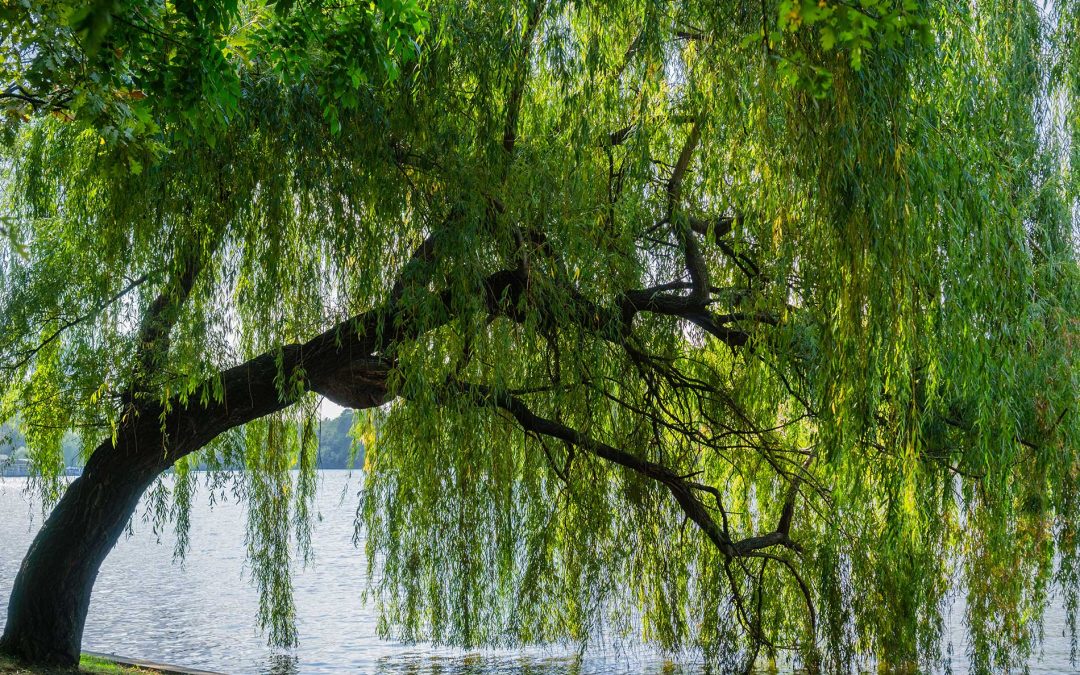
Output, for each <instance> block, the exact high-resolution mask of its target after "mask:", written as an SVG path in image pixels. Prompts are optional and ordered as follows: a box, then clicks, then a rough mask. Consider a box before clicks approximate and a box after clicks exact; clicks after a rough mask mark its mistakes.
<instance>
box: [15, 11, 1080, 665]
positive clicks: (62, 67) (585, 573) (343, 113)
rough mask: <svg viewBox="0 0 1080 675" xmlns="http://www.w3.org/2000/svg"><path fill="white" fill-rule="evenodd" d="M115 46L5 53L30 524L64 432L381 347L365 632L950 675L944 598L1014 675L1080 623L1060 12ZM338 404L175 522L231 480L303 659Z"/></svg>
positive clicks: (299, 23) (575, 23) (656, 14)
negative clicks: (629, 645)
mask: <svg viewBox="0 0 1080 675" xmlns="http://www.w3.org/2000/svg"><path fill="white" fill-rule="evenodd" d="M99 4H100V3H99ZM106 4H107V5H108V6H107V7H106V6H105V5H102V7H105V8H104V9H101V8H98V7H97V5H94V8H92V9H91V11H90V13H82V12H81V11H76V10H75V9H73V7H74V6H73V5H69V4H67V3H66V2H64V1H63V0H46V1H43V0H26V2H24V3H22V4H15V5H11V4H9V5H5V6H4V7H5V9H4V12H5V13H6V16H8V17H9V20H10V24H9V25H10V27H9V28H7V29H5V30H6V32H5V33H4V34H2V35H0V41H2V42H0V44H2V46H3V49H4V50H5V51H4V61H3V62H2V63H0V69H2V74H3V77H4V78H6V81H5V83H4V84H2V85H0V86H4V87H6V89H5V91H6V93H5V94H3V96H4V98H2V99H0V101H2V102H3V105H6V106H8V110H9V111H14V112H9V117H10V122H9V124H8V126H7V134H8V136H7V141H6V143H7V144H6V146H5V155H4V157H5V159H4V160H3V163H2V165H0V167H2V170H3V184H2V186H3V187H2V189H3V198H4V200H5V201H4V204H5V208H6V209H7V213H8V214H9V215H8V216H7V220H6V223H5V224H4V225H5V228H6V231H7V232H8V234H10V236H11V239H12V241H11V243H9V244H7V245H6V246H5V248H3V249H2V251H0V365H2V370H0V387H2V391H3V398H2V402H0V418H6V417H7V416H10V415H13V414H16V413H17V414H19V415H21V416H22V419H23V420H24V423H25V424H24V426H25V429H26V437H27V443H28V444H29V447H30V449H31V452H32V454H33V455H34V456H35V457H36V458H37V459H38V464H39V466H42V467H45V468H46V476H45V478H46V480H45V481H44V483H45V484H46V491H47V492H48V489H49V487H48V486H49V485H50V484H49V482H48V478H49V476H50V475H56V474H55V473H53V474H49V473H48V471H54V467H55V466H56V463H57V460H56V458H58V457H59V455H58V454H57V453H58V447H59V439H60V436H61V434H62V433H63V431H64V430H66V429H70V428H76V429H78V430H79V431H80V433H81V434H82V435H83V437H84V438H85V439H86V440H87V442H89V447H93V446H94V445H95V444H96V443H97V442H99V441H100V440H101V439H102V438H107V437H108V436H109V434H110V430H113V429H116V428H117V426H118V425H122V424H123V423H124V422H125V420H126V419H129V417H128V416H131V415H138V414H140V411H142V410H146V409H148V408H144V407H142V406H143V405H144V403H145V402H155V403H156V404H157V403H160V404H163V405H164V408H163V410H171V409H174V408H177V407H184V406H186V405H188V402H189V401H190V400H218V399H220V398H221V387H220V382H221V380H222V378H221V377H220V376H219V372H220V371H221V369H223V368H226V367H228V366H231V365H233V364H235V363H239V362H241V361H244V360H245V359H249V358H252V357H254V356H255V355H257V354H260V353H262V352H265V351H268V350H270V351H271V352H273V353H279V354H284V353H285V349H284V347H283V346H284V345H291V344H293V343H297V342H303V341H304V340H307V339H308V338H310V337H311V336H313V335H315V334H318V333H320V332H322V331H326V330H327V329H332V330H336V331H339V332H340V333H341V334H343V335H344V334H346V333H347V332H348V330H347V328H348V329H356V330H359V328H358V327H361V326H362V327H365V330H370V331H374V332H377V333H378V335H379V340H378V341H377V345H378V347H377V349H376V350H375V352H374V353H372V354H363V355H360V354H356V355H349V356H342V357H340V358H342V359H344V360H346V361H347V360H348V359H351V358H355V359H357V360H359V359H361V358H362V359H367V361H365V363H368V364H369V366H370V362H372V361H374V362H377V364H378V367H377V368H374V367H371V368H374V370H372V369H371V368H369V370H366V371H365V373H368V374H367V375H365V377H367V378H368V380H370V378H371V377H373V376H372V375H370V373H371V372H377V373H382V377H383V378H384V379H383V380H382V381H381V382H379V383H378V386H377V387H376V389H377V390H378V392H379V396H378V401H375V402H382V401H386V403H385V404H384V405H383V406H382V407H379V408H378V409H377V410H376V411H374V412H369V413H362V415H361V418H360V420H359V423H358V425H357V429H356V433H357V435H358V436H360V437H362V438H363V440H364V446H365V450H366V457H365V458H364V462H363V465H364V467H365V469H366V471H367V479H366V482H365V487H364V494H363V497H362V503H361V509H360V512H359V515H360V518H359V521H360V523H359V524H360V526H361V527H363V528H365V532H366V536H367V541H368V548H367V555H368V557H369V559H370V560H371V561H372V569H373V570H379V571H381V572H385V574H379V575H374V576H373V577H372V583H373V585H374V586H375V590H376V591H377V594H376V597H377V598H378V603H379V608H380V610H381V613H382V614H381V615H382V619H383V621H382V624H381V626H382V630H383V631H384V632H385V634H387V635H391V636H397V637H402V638H405V639H430V640H434V641H436V642H440V643H450V644H458V645H481V644H485V645H486V644H496V645H505V644H521V643H546V642H573V643H589V642H593V641H595V640H597V639H599V638H600V637H601V636H604V637H607V638H615V639H632V640H634V639H643V640H645V641H647V642H649V643H651V644H652V645H654V646H657V647H659V648H661V649H664V650H670V651H672V652H678V651H680V650H683V649H692V650H698V651H699V652H700V653H701V654H702V655H703V656H704V657H705V658H706V659H708V660H709V662H710V663H713V664H715V665H717V666H720V667H724V668H727V667H744V666H745V665H746V664H749V663H753V662H755V661H758V662H760V661H761V660H763V659H766V658H769V657H771V656H776V655H783V656H785V657H790V658H794V659H796V660H797V661H798V662H800V663H803V664H805V665H808V666H812V667H821V668H824V669H829V670H849V669H852V668H855V667H858V666H860V665H865V664H867V663H870V662H873V661H878V662H883V663H887V664H894V665H897V664H907V665H915V666H918V667H928V666H929V665H931V664H932V663H935V662H936V661H937V660H938V659H939V658H941V648H942V637H943V636H942V629H943V620H942V611H943V610H944V609H945V607H946V605H947V603H948V601H949V598H950V597H951V596H950V594H951V593H957V592H962V593H964V594H966V599H967V613H966V616H965V618H966V621H967V624H968V626H969V627H970V630H971V633H972V636H973V643H972V657H973V664H974V666H975V667H976V668H977V669H979V670H998V669H1002V668H1004V667H1006V666H1007V665H1009V664H1013V663H1016V662H1017V661H1018V660H1021V659H1024V658H1026V657H1027V656H1028V655H1029V654H1031V653H1032V650H1033V649H1035V648H1036V646H1037V644H1038V641H1039V639H1040V620H1041V615H1042V610H1043V608H1044V607H1045V605H1046V602H1047V597H1048V594H1049V593H1050V592H1051V591H1052V590H1054V589H1057V590H1058V591H1060V592H1062V593H1064V595H1065V597H1066V604H1067V606H1068V609H1069V612H1070V617H1071V621H1072V622H1073V624H1074V625H1075V618H1076V611H1077V605H1078V599H1080V596H1078V591H1080V537H1078V532H1077V526H1078V524H1080V491H1078V480H1080V416H1078V415H1077V410H1076V392H1077V390H1078V389H1080V361H1078V355H1077V344H1078V340H1080V294H1078V293H1080V286H1078V283H1080V276H1078V273H1080V269H1078V265H1077V246H1078V242H1077V238H1078V234H1077V215H1076V214H1077V212H1078V206H1080V204H1078V202H1077V197H1078V189H1080V182H1078V181H1080V168H1078V167H1080V107H1078V106H1077V103H1078V99H1080V46H1077V45H1076V41H1075V40H1073V39H1072V37H1073V36H1074V35H1075V34H1076V31H1077V28H1080V7H1078V6H1077V5H1076V4H1075V3H1073V2H1071V1H1069V0H1059V1H1058V2H1056V3H1053V4H1052V5H1051V6H1049V7H1042V5H1041V3H1036V2H1021V3H1004V2H997V1H996V0H988V1H986V2H978V3H965V2H946V3H944V4H942V3H936V4H935V3H924V2H919V1H917V0H905V1H904V2H893V1H892V0H871V1H868V2H867V1H864V2H861V3H859V4H857V5H856V4H848V3H844V2H840V3H836V2H833V1H832V0H822V1H821V2H810V1H806V2H791V1H790V0H784V1H783V2H774V1H772V0H770V1H769V2H765V3H759V2H731V3H726V2H722V3H717V2H697V1H695V0H688V1H687V2H681V3H674V4H666V3H660V2H652V1H651V0H643V1H641V2H635V1H630V2H622V1H616V0H608V1H606V2H598V3H588V4H584V3H583V4H581V5H578V4H571V3H565V2H548V3H545V2H539V1H537V2H520V3H466V2H444V3H433V4H432V5H431V6H430V7H428V8H427V10H426V11H425V10H422V9H421V8H419V7H417V6H415V5H410V4H408V3H403V2H399V1H398V0H394V1H392V2H391V1H389V0H387V1H386V2H376V3H374V4H370V5H369V4H362V5H359V4H358V5H353V4H352V3H349V2H346V3H344V4H343V5H329V4H327V5H323V4H320V3H318V2H307V1H305V0H297V2H296V3H292V4H290V3H287V2H279V3H278V4H277V5H276V7H271V6H268V5H264V4H262V3H260V2H253V3H250V4H244V3H241V4H239V5H235V4H230V3H228V2H226V3H224V4H218V3H207V4H206V5H205V6H204V5H202V4H199V3H195V4H194V5H192V3H190V2H188V3H177V4H176V5H170V4H167V3H166V4H158V3H146V2H142V1H136V0H122V1H118V2H115V3H111V4H108V3H106ZM429 13H430V14H429ZM163 45H166V46H167V45H173V47H169V48H167V49H163V48H162V47H163ZM174 48H175V53H174V51H173V50H174ZM7 82H10V83H11V85H10V86H9V85H8V84H7ZM352 317H356V318H355V319H353V318H352ZM370 317H376V318H375V319H372V321H373V323H369V322H368V318H370ZM338 322H343V323H340V324H339V323H338ZM335 326H337V328H334V327H335ZM342 339H344V338H342ZM281 362H284V356H282V357H281ZM357 362H359V361H357ZM309 365H311V366H312V367H314V364H309ZM366 367H367V366H366ZM368 380H365V381H366V382H367V384H366V386H368V387H369V389H370V388H371V387H375V385H373V384H371V382H370V381H368ZM316 384H317V383H314V382H313V381H310V380H309V378H308V376H307V374H306V372H305V367H304V366H301V367H297V368H295V369H293V368H289V369H285V368H282V369H281V372H280V373H279V377H278V378H277V382H276V386H277V389H278V392H279V395H280V396H281V397H283V400H288V401H290V402H292V401H294V400H295V401H296V404H295V405H293V406H292V407H291V408H289V409H287V410H286V411H284V412H282V413H275V414H274V415H272V416H270V417H268V418H265V419H262V420H259V421H256V422H251V423H249V424H247V425H246V426H245V427H243V428H241V429H238V430H231V431H228V432H226V433H223V434H222V435H220V436H218V438H217V439H216V440H215V441H214V442H213V443H211V444H210V445H209V446H207V447H206V448H205V449H203V450H201V451H200V452H199V453H196V454H193V455H190V456H188V457H186V458H184V459H183V460H181V461H180V463H179V465H178V467H177V474H178V476H179V479H178V481H177V484H176V485H177V487H176V488H175V490H174V494H173V495H172V497H173V498H174V499H175V506H174V507H173V508H168V507H166V506H164V505H163V506H162V507H161V509H160V513H161V514H162V515H163V517H165V516H167V515H168V514H170V513H172V514H173V515H175V517H176V519H177V524H178V526H179V528H180V530H181V533H182V534H183V533H184V532H185V531H186V529H185V528H186V524H187V519H186V511H187V510H186V500H189V499H190V495H191V490H190V487H191V482H190V481H191V480H193V478H192V477H191V476H192V474H190V472H189V469H190V468H191V467H193V466H196V465H197V464H198V463H199V462H205V463H208V464H209V465H210V466H230V465H232V464H233V463H235V462H240V461H242V462H243V463H244V465H245V466H246V467H247V468H248V471H247V472H245V473H244V474H243V476H242V477H241V478H239V479H237V480H240V481H241V489H242V493H243V494H244V495H245V496H246V497H247V498H248V499H249V500H250V504H251V509H250V514H251V516H250V519H251V522H250V526H251V532H250V537H249V550H250V553H251V557H252V562H253V569H254V570H255V576H256V579H257V581H258V584H259V587H260V590H261V591H262V593H263V598H264V601H265V604H264V609H263V615H262V617H261V618H262V620H263V622H264V624H265V625H267V626H269V627H270V629H271V637H272V639H274V640H275V641H279V642H289V641H291V640H294V639H295V634H294V633H293V631H292V628H291V599H290V585H289V581H288V576H287V564H286V563H287V562H288V560H289V556H290V555H291V546H292V545H293V543H294V542H295V541H299V543H300V545H301V549H302V550H303V551H305V555H306V550H307V548H306V542H307V529H306V523H307V522H308V520H309V519H310V517H311V513H310V499H311V490H312V489H313V488H314V481H313V479H312V472H313V471H314V468H315V461H314V454H313V451H312V448H313V443H314V439H315V434H316V431H315V424H316V421H315V411H316V410H317V405H316V398H315V396H314V395H313V394H312V393H310V392H309V391H308V390H309V389H310V388H313V387H315V385H316ZM320 386H321V385H320ZM319 390H320V391H323V389H319ZM357 400H359V399H357ZM365 400H367V399H365ZM357 405H360V404H359V403H358V404H357ZM368 405H370V403H364V404H363V406H362V407H367V406H368ZM161 414H162V415H163V416H164V414H165V413H164V412H162V413H161ZM163 419H164V417H163ZM376 422H377V423H378V427H379V434H378V436H377V438H376V436H375V434H374V433H373V429H374V428H375V425H376ZM215 433H216V432H215ZM50 458H53V459H52V460H50ZM296 466H298V467H299V468H300V469H301V470H300V472H299V474H298V475H299V478H298V479H296V480H295V481H294V480H293V478H291V474H290V473H289V469H290V468H292V467H296ZM214 480H230V478H229V477H220V478H217V479H214ZM52 485H53V487H52V490H53V494H52V496H53V497H55V496H57V495H58V494H59V490H60V487H59V485H58V484H52ZM155 494H156V495H158V496H159V497H161V499H162V500H164V499H165V498H166V497H167V496H168V495H166V494H165V490H164V487H162V486H159V487H158V488H156V490H155ZM161 503H162V504H164V501H162V502H161ZM184 540H185V537H184V536H181V542H182V543H181V549H182V547H183V541H184Z"/></svg>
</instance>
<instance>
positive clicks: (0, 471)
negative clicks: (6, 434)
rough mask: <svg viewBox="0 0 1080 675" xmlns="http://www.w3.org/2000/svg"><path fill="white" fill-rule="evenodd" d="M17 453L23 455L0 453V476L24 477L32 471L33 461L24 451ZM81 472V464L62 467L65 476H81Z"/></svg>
mask: <svg viewBox="0 0 1080 675" xmlns="http://www.w3.org/2000/svg"><path fill="white" fill-rule="evenodd" d="M20 449H21V448H20ZM16 452H18V451H16ZM19 454H20V455H23V456H12V455H0V478H26V477H28V476H30V475H31V474H32V473H33V470H34V461H33V460H32V459H30V458H29V457H26V456H25V452H22V453H19ZM82 472H83V470H82V467H81V466H65V467H64V475H65V476H69V477H75V476H81V475H82Z"/></svg>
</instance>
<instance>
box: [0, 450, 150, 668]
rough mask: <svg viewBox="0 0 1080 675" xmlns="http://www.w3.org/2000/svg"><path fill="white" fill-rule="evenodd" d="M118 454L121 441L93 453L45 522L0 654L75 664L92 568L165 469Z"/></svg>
mask: <svg viewBox="0 0 1080 675" xmlns="http://www.w3.org/2000/svg"><path fill="white" fill-rule="evenodd" d="M157 435H158V437H159V438H160V434H157ZM134 440H135V442H138V439H134ZM147 440H150V439H147ZM125 454H127V453H125V452H124V451H123V448H122V444H118V446H117V447H115V448H108V449H105V450H101V449H99V451H98V452H95V453H94V455H93V456H92V457H91V459H90V461H89V462H87V465H86V469H85V471H84V473H83V475H82V476H81V477H79V478H77V479H76V480H75V481H74V482H72V484H71V485H70V486H69V487H68V489H67V491H66V492H65V493H64V496H63V498H62V499H61V500H60V502H59V503H58V504H57V505H56V508H54V509H53V511H52V513H51V514H50V515H49V518H48V519H47V520H46V521H45V525H44V527H42V529H41V531H40V532H39V533H38V535H37V537H35V539H34V543H33V544H32V545H31V546H30V550H29V551H28V552H27V554H26V557H25V558H24V559H23V563H22V566H21V567H20V568H19V573H18V575H17V576H16V578H15V585H14V587H13V589H12V592H11V598H10V600H9V603H8V613H7V624H6V625H5V627H4V635H3V638H0V652H4V653H6V654H11V655H13V656H15V657H17V658H18V659H19V660H21V661H25V662H29V663H35V664H46V665H58V666H74V665H75V664H77V663H78V660H79V652H80V646H81V644H82V634H83V626H84V624H85V621H86V611H87V609H88V607H89V605H90V592H91V590H92V588H93V585H94V580H95V579H96V578H97V573H98V569H99V568H100V567H101V563H102V561H103V560H105V556H106V555H107V554H108V552H109V551H110V550H111V549H112V547H113V545H115V544H116V541H117V539H118V538H119V537H120V534H121V532H123V531H124V528H125V526H126V525H127V522H128V520H129V519H130V518H131V515H132V513H134V511H135V506H136V505H137V504H138V501H139V497H140V496H141V495H142V493H143V492H144V491H145V490H146V488H147V486H149V485H150V483H151V482H152V481H153V479H154V477H155V476H157V475H158V474H159V473H160V472H161V471H163V470H164V468H165V467H163V466H161V463H160V462H159V463H156V464H155V463H152V462H146V461H144V462H140V463H139V464H137V465H134V466H133V465H132V464H131V463H128V462H125V461H124V460H123V457H122V456H123V455H125ZM151 454H152V453H145V455H146V456H147V457H149V456H151ZM157 454H158V455H159V456H160V455H161V453H157Z"/></svg>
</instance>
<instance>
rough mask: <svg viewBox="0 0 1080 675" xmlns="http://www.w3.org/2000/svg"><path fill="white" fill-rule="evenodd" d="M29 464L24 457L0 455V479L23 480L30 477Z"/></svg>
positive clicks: (27, 459) (28, 460)
mask: <svg viewBox="0 0 1080 675" xmlns="http://www.w3.org/2000/svg"><path fill="white" fill-rule="evenodd" d="M31 464H32V463H31V461H30V459H29V458H26V457H9V456H7V455H0V478H25V477H26V476H29V475H30V468H31Z"/></svg>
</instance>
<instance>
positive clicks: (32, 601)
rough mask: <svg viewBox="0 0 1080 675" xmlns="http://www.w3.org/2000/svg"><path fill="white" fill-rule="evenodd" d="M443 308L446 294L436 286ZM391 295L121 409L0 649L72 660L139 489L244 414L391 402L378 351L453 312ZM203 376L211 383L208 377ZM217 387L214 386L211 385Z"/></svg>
mask: <svg viewBox="0 0 1080 675" xmlns="http://www.w3.org/2000/svg"><path fill="white" fill-rule="evenodd" d="M519 282H520V279H518V277H517V276H516V275H513V274H509V273H505V272H502V273H496V274H494V275H492V276H491V277H489V278H488V279H487V280H486V281H485V284H484V290H485V295H486V296H487V297H488V299H489V301H490V302H492V303H495V302H497V299H499V298H502V297H503V296H504V294H506V293H507V292H509V291H518V290H520V283H519ZM435 299H436V300H439V301H441V302H442V303H443V305H444V306H445V307H446V308H447V309H448V310H449V309H450V304H451V303H450V297H449V294H442V295H436V296H435ZM398 310H399V307H398V305H397V303H396V299H392V300H391V301H390V302H388V303H387V304H386V305H383V306H381V307H378V308H375V309H372V310H370V311H368V312H366V313H364V314H361V315H359V316H357V317H353V319H351V320H348V321H345V322H342V323H340V324H338V325H336V326H334V327H333V328H331V329H330V330H328V331H326V332H324V333H322V334H320V335H318V336H316V337H314V338H313V339H311V340H310V341H308V342H306V343H304V344H302V345H301V344H292V345H285V346H283V347H282V348H281V349H279V350H275V351H273V352H268V353H265V354H262V355H261V356H258V357H255V358H253V359H251V360H250V361H247V362H246V363H243V364H241V365H238V366H235V367H233V368H230V369H228V370H225V371H223V372H221V373H220V374H219V375H218V376H217V377H216V378H214V379H215V380H216V382H215V383H214V384H215V385H220V391H221V398H220V400H218V401H207V402H202V401H201V399H200V397H198V396H192V397H191V399H188V400H184V401H181V400H179V399H176V398H174V399H173V400H172V401H171V402H170V405H169V406H168V408H167V409H168V411H169V412H168V413H163V410H165V409H164V408H162V407H160V406H156V405H149V406H147V407H145V408H142V409H141V410H139V411H138V412H129V413H128V414H127V415H125V419H126V422H125V423H123V424H122V425H121V428H120V429H119V430H118V432H117V436H116V441H115V443H114V442H113V440H111V439H110V440H106V441H105V442H104V443H102V444H101V445H100V446H99V447H98V448H97V449H96V450H95V451H94V453H93V454H92V455H91V456H90V459H89V460H88V461H87V464H86V468H85V469H84V471H83V475H82V476H81V477H79V478H77V479H76V480H75V481H73V482H72V483H71V485H70V486H68V489H67V491H66V492H65V493H64V496H63V497H62V498H61V499H60V502H59V503H58V504H57V505H56V507H55V508H54V509H53V511H52V513H51V514H50V515H49V517H48V519H47V520H46V521H45V525H44V527H42V529H41V531H40V532H38V534H37V536H36V537H35V538H34V542H33V544H31V546H30V550H29V551H28V552H27V554H26V557H25V558H24V559H23V563H22V566H21V567H20V568H19V572H18V574H17V575H16V577H15V584H14V586H13V588H12V592H11V597H10V601H9V603H8V614H7V623H6V624H5V626H4V633H3V636H2V637H0V653H3V654H5V655H8V656H10V657H12V658H15V659H16V660H18V661H21V662H24V663H28V664H41V665H63V666H73V665H75V664H76V663H77V662H78V659H79V653H80V648H81V643H82V634H83V627H84V625H85V622H86V612H87V609H88V608H89V605H90V594H91V592H92V590H93V585H94V581H95V580H96V578H97V573H98V570H99V569H100V567H101V563H102V562H103V561H104V560H105V556H106V555H108V553H109V551H110V550H112V547H113V546H114V545H115V544H116V541H117V540H118V539H119V537H120V534H121V533H122V532H123V531H124V528H125V527H126V526H127V523H128V521H129V520H130V518H131V516H132V514H133V513H134V512H135V508H136V506H137V505H138V503H139V499H140V497H141V496H142V494H143V492H145V491H146V489H147V487H149V486H150V484H151V483H152V482H153V481H154V479H155V478H157V477H158V476H159V475H161V473H163V472H164V471H165V470H166V469H168V468H169V467H170V466H172V465H173V463H175V462H176V461H177V460H178V459H180V458H181V457H183V456H185V455H187V454H189V453H191V452H195V451H196V450H198V449H200V448H202V447H203V446H205V445H206V444H207V443H209V442H210V441H212V440H213V439H214V438H215V437H217V436H218V435H220V434H221V433H224V432H225V431H228V430H229V429H232V428H234V427H237V426H240V425H242V424H245V423H247V422H250V421H252V420H255V419H259V418H261V417H264V416H266V415H269V414H271V413H274V412H277V411H279V410H282V409H284V408H286V407H288V406H289V405H291V404H292V403H294V402H295V401H296V400H297V398H298V397H299V396H300V395H301V393H302V392H301V391H300V389H303V390H308V391H314V392H317V393H319V394H322V395H323V396H325V397H326V398H328V399H330V400H331V401H333V402H335V403H337V404H339V405H342V406H345V407H350V408H356V409H363V408H370V407H374V406H378V405H381V404H382V403H383V402H384V401H385V400H387V395H388V394H387V388H386V378H387V375H388V370H389V365H388V364H387V363H386V362H385V361H384V360H383V359H382V358H380V357H379V356H377V354H378V353H379V352H380V351H381V349H383V348H385V347H386V346H387V345H388V344H392V343H394V342H396V341H399V340H401V339H407V338H410V337H415V336H416V335H418V334H420V333H422V332H424V331H426V330H429V329H431V328H433V327H435V326H437V325H439V324H440V323H444V322H446V321H448V320H449V317H450V316H451V315H452V312H450V311H448V312H447V313H446V314H445V315H443V316H441V317H439V318H438V319H437V320H435V321H432V322H429V323H422V322H420V321H418V320H417V317H415V316H412V315H409V316H406V317H401V316H399V315H398ZM293 372H302V373H303V375H304V377H303V381H302V382H301V383H300V384H301V385H302V387H301V388H300V389H291V390H289V391H282V390H281V388H280V387H279V383H280V381H281V375H282V374H283V373H293ZM207 386H208V387H209V386H210V383H207ZM213 388H216V386H215V387H213Z"/></svg>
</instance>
